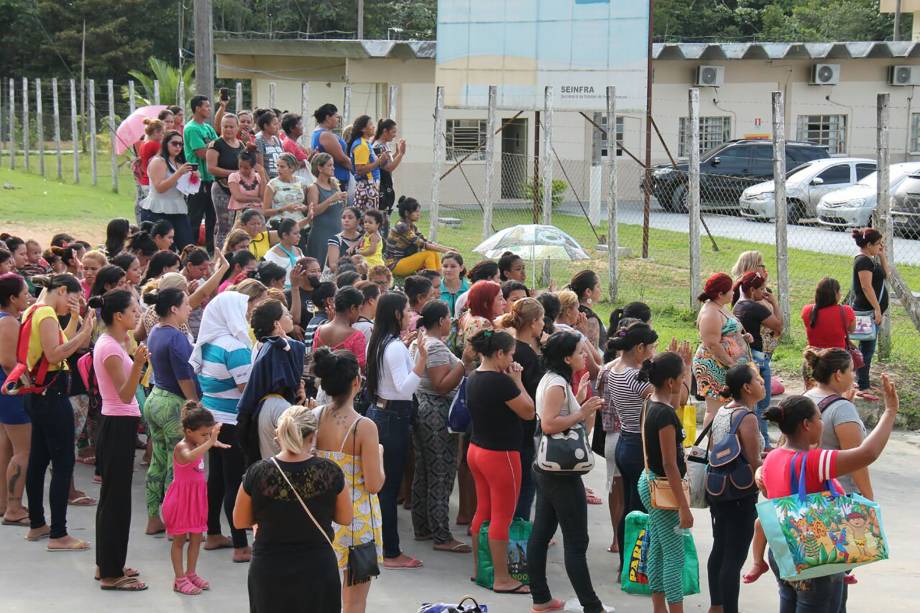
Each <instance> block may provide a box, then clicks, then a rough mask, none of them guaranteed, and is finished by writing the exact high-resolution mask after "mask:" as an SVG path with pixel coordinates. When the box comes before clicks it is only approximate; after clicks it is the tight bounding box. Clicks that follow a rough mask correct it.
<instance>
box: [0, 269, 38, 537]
mask: <svg viewBox="0 0 920 613" xmlns="http://www.w3.org/2000/svg"><path fill="white" fill-rule="evenodd" d="M29 300H30V296H29V288H28V286H27V285H26V282H25V280H24V279H23V278H22V277H20V276H19V275H17V274H16V273H12V272H7V273H3V274H2V275H0V369H2V370H0V376H2V377H3V380H4V381H5V380H6V377H7V375H8V374H9V373H10V372H12V370H13V369H14V368H15V367H16V347H17V345H18V344H19V316H20V315H21V314H22V312H23V311H25V310H26V308H27V307H28V306H29ZM31 436H32V425H31V423H30V420H29V415H28V414H27V413H26V408H25V405H24V404H23V400H22V398H21V397H20V396H10V395H7V394H2V395H0V479H2V480H3V483H2V487H0V496H2V498H0V506H2V510H3V525H5V526H28V525H29V512H28V510H26V508H25V507H24V506H22V491H23V488H24V487H25V482H26V471H27V470H28V468H29V443H30V440H29V439H30V438H31Z"/></svg>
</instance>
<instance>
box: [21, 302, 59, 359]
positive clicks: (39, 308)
mask: <svg viewBox="0 0 920 613" xmlns="http://www.w3.org/2000/svg"><path fill="white" fill-rule="evenodd" d="M33 311H34V313H35V314H34V315H32V332H31V334H30V335H29V352H28V354H27V355H26V366H28V368H29V370H32V369H33V368H35V365H36V364H38V361H39V360H40V359H41V357H42V340H41V332H40V331H39V328H40V326H41V323H42V322H43V321H45V320H46V319H49V318H51V319H53V320H54V323H55V324H57V326H58V330H59V331H60V333H61V343H66V342H67V337H66V336H65V335H64V331H63V330H61V329H60V327H61V326H60V324H59V323H58V318H57V313H55V312H54V309H53V308H51V307H50V306H48V305H47V304H37V303H36V304H33V305H32V306H30V307H29V308H28V309H26V310H25V312H24V313H23V314H22V319H23V321H25V319H26V317H28V316H29V313H30V312H33ZM67 369H68V367H67V361H66V360H65V361H63V362H60V363H58V364H49V365H48V370H49V371H52V370H67Z"/></svg>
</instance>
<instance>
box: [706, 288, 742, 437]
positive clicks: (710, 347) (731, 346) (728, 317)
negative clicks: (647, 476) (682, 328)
mask: <svg viewBox="0 0 920 613" xmlns="http://www.w3.org/2000/svg"><path fill="white" fill-rule="evenodd" d="M732 286H733V284H732V280H731V277H729V276H728V275H726V274H725V273H716V274H714V275H712V276H711V277H709V279H707V281H706V285H705V287H704V288H703V293H702V294H700V295H699V297H698V300H699V301H700V302H702V303H703V306H702V308H701V309H700V313H699V315H698V316H697V318H696V327H697V329H698V330H699V332H700V345H699V347H698V348H697V350H696V355H694V356H693V374H694V375H695V376H696V386H697V393H698V394H699V395H700V396H704V397H705V398H706V417H705V418H704V419H703V424H704V425H706V424H708V423H709V422H710V421H712V418H713V416H714V415H715V414H716V411H718V410H719V407H720V406H721V404H722V402H721V392H722V388H723V387H725V371H727V370H728V369H729V368H731V367H732V366H736V365H738V364H745V363H746V362H748V361H749V360H750V349H749V347H748V342H749V341H750V339H751V338H752V337H750V336H747V337H746V338H745V336H744V328H743V327H742V326H741V322H740V321H738V319H737V318H736V317H735V316H734V315H732V314H731V313H730V312H729V311H728V310H727V309H726V308H725V306H726V305H727V304H729V303H730V302H731V299H732Z"/></svg>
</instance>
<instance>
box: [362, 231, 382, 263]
mask: <svg viewBox="0 0 920 613" xmlns="http://www.w3.org/2000/svg"><path fill="white" fill-rule="evenodd" d="M377 236H378V239H379V240H378V241H377V248H376V249H375V250H374V253H372V254H370V255H365V256H364V260H365V261H366V262H367V265H368V267H372V266H378V265H379V266H383V265H384V261H383V239H382V238H380V235H379V234H378V235H377ZM370 246H371V237H370V236H369V235H367V234H365V235H364V238H362V239H361V251H364V250H365V249H367V248H368V247H370Z"/></svg>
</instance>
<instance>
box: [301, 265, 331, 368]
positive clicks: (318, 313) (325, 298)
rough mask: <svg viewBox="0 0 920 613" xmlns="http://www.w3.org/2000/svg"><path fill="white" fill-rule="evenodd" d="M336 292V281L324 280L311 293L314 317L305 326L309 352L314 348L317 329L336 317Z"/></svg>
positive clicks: (305, 337) (305, 342)
mask: <svg viewBox="0 0 920 613" xmlns="http://www.w3.org/2000/svg"><path fill="white" fill-rule="evenodd" d="M335 292H336V286H335V283H332V282H330V281H323V282H321V283H318V284H317V285H316V286H315V287H314V289H313V291H312V292H311V294H310V302H311V305H312V306H311V309H310V311H312V313H313V317H311V318H310V321H309V323H308V324H307V327H306V328H304V335H303V337H304V344H306V346H307V351H308V352H311V351H312V350H313V335H314V334H316V329H317V328H318V327H320V326H321V325H323V324H324V323H326V322H327V321H330V320H332V318H333V317H335V300H334V299H335Z"/></svg>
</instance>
